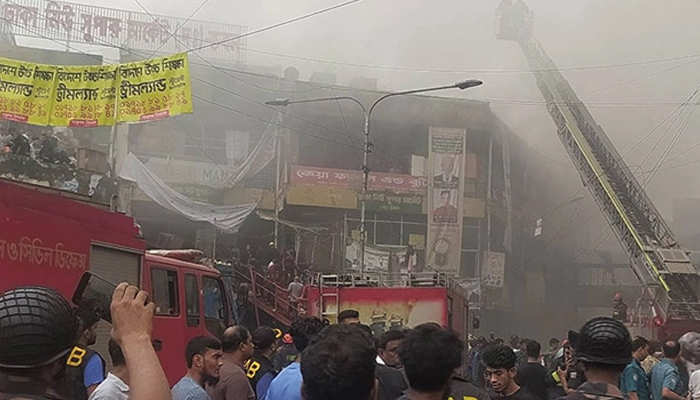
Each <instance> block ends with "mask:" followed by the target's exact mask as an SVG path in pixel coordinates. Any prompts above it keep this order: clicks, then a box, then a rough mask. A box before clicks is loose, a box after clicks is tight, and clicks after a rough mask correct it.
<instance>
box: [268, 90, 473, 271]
mask: <svg viewBox="0 0 700 400" xmlns="http://www.w3.org/2000/svg"><path fill="white" fill-rule="evenodd" d="M483 83H484V82H482V81H480V80H478V79H469V80H466V81H462V82H457V83H454V84H452V85H447V86H435V87H429V88H422V89H413V90H405V91H402V92H393V93H387V94H385V95H383V96H381V97H379V98H378V99H377V100H375V101H374V103H372V104H371V105H370V107H369V109H368V108H366V107H365V106H364V105H363V104H362V102H361V101H360V100H358V99H356V98H355V97H352V96H337V97H318V98H313V99H302V100H290V99H275V100H270V101H266V102H265V104H267V105H268V106H276V107H287V106H289V105H291V104H302V103H319V102H324V101H339V100H347V101H352V102H353V103H355V104H357V105H358V106H359V107H360V108H361V109H362V112H363V113H364V115H365V127H364V151H363V159H362V174H363V181H362V203H361V204H362V206H361V207H362V208H361V211H360V270H361V271H362V273H364V272H365V239H366V234H367V233H366V231H365V219H366V214H367V210H366V208H367V203H366V200H365V199H366V194H367V185H368V182H369V172H370V168H369V166H368V165H367V156H368V155H369V153H370V148H371V147H372V143H370V141H369V132H370V118H371V117H372V112H373V111H374V108H375V107H376V106H377V104H379V103H381V102H382V101H383V100H385V99H387V98H389V97H396V96H404V95H409V94H418V93H426V92H435V91H438V90H445V89H460V90H464V89H469V88H472V87H476V86H480V85H482V84H483Z"/></svg>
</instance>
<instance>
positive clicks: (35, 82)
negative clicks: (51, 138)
mask: <svg viewBox="0 0 700 400" xmlns="http://www.w3.org/2000/svg"><path fill="white" fill-rule="evenodd" d="M191 112H192V86H191V83H190V73H189V64H188V57H187V53H180V54H175V55H172V56H169V57H162V58H156V59H152V60H145V61H140V62H135V63H130V64H122V65H118V66H95V65H91V66H54V65H42V64H33V63H26V62H21V61H16V60H10V59H5V58H0V118H2V119H7V120H11V121H17V122H22V123H27V124H32V125H41V126H46V125H51V126H70V127H95V126H111V125H114V124H115V123H117V122H141V121H150V120H155V119H161V118H166V117H170V116H174V115H178V114H184V113H191Z"/></svg>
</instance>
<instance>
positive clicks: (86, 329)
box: [75, 307, 100, 346]
mask: <svg viewBox="0 0 700 400" xmlns="http://www.w3.org/2000/svg"><path fill="white" fill-rule="evenodd" d="M75 313H76V314H77V315H78V317H80V321H82V323H83V328H82V329H83V330H82V332H81V335H80V338H79V339H78V343H80V344H81V345H83V346H92V345H93V344H95V343H97V324H98V323H99V322H100V317H99V316H98V315H97V314H96V313H94V312H90V311H87V310H84V309H82V308H79V307H75Z"/></svg>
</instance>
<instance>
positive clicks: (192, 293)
mask: <svg viewBox="0 0 700 400" xmlns="http://www.w3.org/2000/svg"><path fill="white" fill-rule="evenodd" d="M185 307H186V308H187V326H189V327H193V326H199V288H198V286H197V277H196V276H194V275H192V274H185Z"/></svg>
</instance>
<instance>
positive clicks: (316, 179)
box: [290, 165, 428, 194]
mask: <svg viewBox="0 0 700 400" xmlns="http://www.w3.org/2000/svg"><path fill="white" fill-rule="evenodd" d="M290 183H291V184H292V185H320V186H341V187H350V188H356V189H360V188H361V187H362V172H360V171H353V170H347V169H331V168H320V167H303V166H299V165H294V166H292V175H291V179H290ZM427 186H428V179H427V178H426V177H422V176H413V175H401V174H388V173H383V172H371V173H370V174H369V183H368V187H367V188H368V190H370V191H387V192H394V193H419V194H424V193H425V191H426V188H427Z"/></svg>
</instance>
